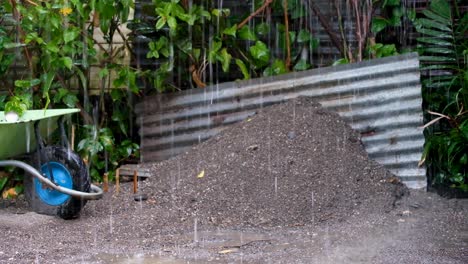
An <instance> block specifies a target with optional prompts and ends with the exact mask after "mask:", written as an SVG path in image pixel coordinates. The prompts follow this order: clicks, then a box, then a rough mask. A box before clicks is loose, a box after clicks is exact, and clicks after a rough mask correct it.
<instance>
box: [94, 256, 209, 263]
mask: <svg viewBox="0 0 468 264" xmlns="http://www.w3.org/2000/svg"><path fill="white" fill-rule="evenodd" d="M88 263H89V264H91V263H93V264H94V263H96V264H97V263H100V264H108V263H112V264H155V263H157V264H203V263H207V262H206V261H196V260H184V259H176V258H172V257H159V256H151V255H143V254H136V255H131V256H122V255H112V254H99V255H97V256H96V257H94V258H93V260H92V261H90V262H88ZM210 263H213V262H210Z"/></svg>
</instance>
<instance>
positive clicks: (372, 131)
mask: <svg viewBox="0 0 468 264" xmlns="http://www.w3.org/2000/svg"><path fill="white" fill-rule="evenodd" d="M419 78H420V72H419V60H418V56H417V54H416V53H411V54H405V55H400V56H395V57H388V58H383V59H376V60H372V61H366V62H361V63H356V64H349V65H341V66H336V67H327V68H320V69H314V70H310V71H304V72H296V73H290V74H285V75H281V76H275V77H268V78H261V79H253V80H248V81H239V82H230V83H222V84H219V85H213V86H210V87H207V88H205V89H194V90H186V91H183V92H180V93H175V94H170V95H157V96H152V97H147V98H146V99H145V100H144V101H143V102H142V103H140V104H138V105H137V107H136V109H137V115H138V118H139V123H140V125H141V128H140V134H141V138H142V141H141V148H142V161H144V162H148V161H159V160H164V159H167V158H169V157H171V156H174V155H176V154H179V153H181V152H185V151H187V150H188V149H189V148H190V147H191V146H192V145H194V144H197V143H199V142H201V141H203V140H206V139H208V138H209V137H211V136H213V135H215V134H217V133H219V132H220V131H221V130H222V129H224V128H225V127H226V126H227V125H229V124H232V123H235V122H238V121H240V120H243V119H245V118H247V117H249V116H252V115H254V114H255V113H256V111H257V110H258V109H259V108H261V107H263V106H267V105H271V104H274V103H279V102H281V101H284V100H288V99H290V98H295V97H298V96H311V97H314V98H316V99H317V100H318V101H319V102H320V103H321V104H322V105H323V106H324V107H325V108H327V109H330V110H334V111H337V112H338V113H339V114H340V115H341V116H342V117H343V118H344V119H345V120H347V121H348V122H349V124H350V125H351V126H352V127H353V128H354V129H356V130H357V131H359V132H360V133H361V134H362V135H363V136H362V141H363V142H364V144H365V146H366V150H367V152H368V153H369V156H370V157H371V158H373V159H375V160H376V161H378V162H380V163H381V164H384V165H385V166H386V167H387V168H388V169H389V170H390V171H392V172H393V173H394V174H396V175H398V176H400V177H401V178H402V179H403V181H404V182H405V183H406V184H407V185H408V186H410V187H415V188H420V187H424V186H425V185H426V176H425V175H426V172H425V169H424V168H419V167H418V161H419V159H420V157H421V153H422V149H423V144H424V136H423V130H422V129H421V128H420V127H421V125H422V122H423V120H422V109H421V105H422V99H421V86H420V79H419Z"/></svg>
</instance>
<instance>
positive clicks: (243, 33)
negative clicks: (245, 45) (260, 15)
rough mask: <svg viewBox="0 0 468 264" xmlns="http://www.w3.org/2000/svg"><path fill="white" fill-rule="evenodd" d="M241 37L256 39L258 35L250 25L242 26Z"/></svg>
mask: <svg viewBox="0 0 468 264" xmlns="http://www.w3.org/2000/svg"><path fill="white" fill-rule="evenodd" d="M239 38H240V39H243V40H250V41H256V40H257V36H256V35H255V32H254V31H253V30H251V29H250V27H242V28H241V29H239Z"/></svg>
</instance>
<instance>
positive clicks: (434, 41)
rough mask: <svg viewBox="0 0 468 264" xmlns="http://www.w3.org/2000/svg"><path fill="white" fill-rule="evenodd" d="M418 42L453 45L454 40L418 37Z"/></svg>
mask: <svg viewBox="0 0 468 264" xmlns="http://www.w3.org/2000/svg"><path fill="white" fill-rule="evenodd" d="M416 40H417V41H418V42H424V43H427V44H435V45H437V46H452V45H453V44H452V42H449V41H447V40H443V39H440V38H431V37H420V38H417V39H416Z"/></svg>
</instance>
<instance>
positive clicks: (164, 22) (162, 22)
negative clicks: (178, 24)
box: [155, 17, 166, 30]
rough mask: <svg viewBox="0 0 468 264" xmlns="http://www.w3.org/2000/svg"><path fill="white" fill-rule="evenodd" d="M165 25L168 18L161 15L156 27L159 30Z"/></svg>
mask: <svg viewBox="0 0 468 264" xmlns="http://www.w3.org/2000/svg"><path fill="white" fill-rule="evenodd" d="M164 25H166V18H165V17H161V18H159V19H158V21H157V22H156V26H155V27H156V29H157V30H160V29H161V28H163V27H164Z"/></svg>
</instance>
